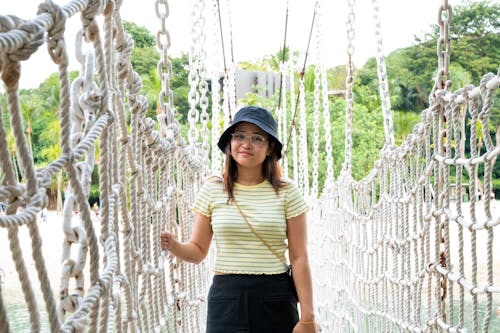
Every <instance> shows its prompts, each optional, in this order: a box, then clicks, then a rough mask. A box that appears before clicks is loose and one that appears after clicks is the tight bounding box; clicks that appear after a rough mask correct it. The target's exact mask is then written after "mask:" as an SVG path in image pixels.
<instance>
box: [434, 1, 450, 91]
mask: <svg viewBox="0 0 500 333" xmlns="http://www.w3.org/2000/svg"><path fill="white" fill-rule="evenodd" d="M451 18H452V8H451V6H450V5H449V4H448V0H443V4H442V5H441V7H440V8H439V14H438V24H439V39H438V42H437V56H438V73H437V75H436V80H435V82H434V88H433V91H432V93H431V95H433V94H434V92H435V90H436V89H444V88H445V87H446V82H447V81H448V80H449V79H450V52H451V43H450V36H449V30H450V23H451Z"/></svg>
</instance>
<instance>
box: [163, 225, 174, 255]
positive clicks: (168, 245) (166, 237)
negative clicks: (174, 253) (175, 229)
mask: <svg viewBox="0 0 500 333" xmlns="http://www.w3.org/2000/svg"><path fill="white" fill-rule="evenodd" d="M160 240H161V249H162V250H163V251H165V250H167V251H170V250H172V247H174V243H175V238H174V235H173V234H172V233H170V232H168V231H165V230H162V231H161V232H160Z"/></svg>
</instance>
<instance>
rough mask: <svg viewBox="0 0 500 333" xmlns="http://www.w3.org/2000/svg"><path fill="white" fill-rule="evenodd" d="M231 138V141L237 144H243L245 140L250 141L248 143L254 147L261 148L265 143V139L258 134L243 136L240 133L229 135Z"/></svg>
mask: <svg viewBox="0 0 500 333" xmlns="http://www.w3.org/2000/svg"><path fill="white" fill-rule="evenodd" d="M231 136H232V137H233V140H234V141H236V142H237V143H243V142H245V140H246V139H247V138H249V139H250V143H251V144H252V145H254V146H259V147H260V146H262V145H263V144H264V143H265V142H266V138H265V137H264V136H263V135H260V134H251V135H245V134H244V133H242V132H237V133H233V134H231Z"/></svg>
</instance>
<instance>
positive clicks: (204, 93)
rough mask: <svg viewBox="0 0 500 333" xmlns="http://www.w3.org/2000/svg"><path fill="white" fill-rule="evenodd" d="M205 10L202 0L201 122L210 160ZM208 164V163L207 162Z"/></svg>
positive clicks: (200, 40)
mask: <svg viewBox="0 0 500 333" xmlns="http://www.w3.org/2000/svg"><path fill="white" fill-rule="evenodd" d="M204 10H205V0H200V24H199V25H200V36H199V37H200V38H199V49H200V51H199V57H200V74H199V75H200V83H199V91H200V109H201V115H200V122H201V129H200V133H201V137H202V146H201V148H202V150H203V152H205V153H206V159H207V160H208V153H209V148H210V145H209V143H208V140H209V138H210V133H209V131H208V122H209V120H210V115H209V114H208V112H207V110H208V104H209V100H208V83H207V80H206V76H207V68H206V61H207V52H206V41H207V37H206V35H205V31H206V28H205V16H204V15H203V12H204ZM206 165H207V166H208V163H207V164H206Z"/></svg>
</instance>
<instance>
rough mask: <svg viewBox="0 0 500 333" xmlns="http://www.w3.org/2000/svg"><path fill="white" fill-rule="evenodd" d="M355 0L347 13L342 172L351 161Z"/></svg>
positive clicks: (348, 171)
mask: <svg viewBox="0 0 500 333" xmlns="http://www.w3.org/2000/svg"><path fill="white" fill-rule="evenodd" d="M355 3H356V1H355V0H349V1H348V4H349V14H348V16H347V17H348V19H347V76H346V94H345V99H346V114H345V117H346V119H345V120H346V121H345V147H344V149H345V155H344V165H343V167H342V171H343V172H347V173H349V174H350V172H351V163H352V157H351V156H352V114H353V109H354V97H353V92H352V89H353V86H354V65H353V59H352V58H353V54H354V44H353V40H354V35H355V32H354V21H355V18H356V16H355V14H354V5H355Z"/></svg>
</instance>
